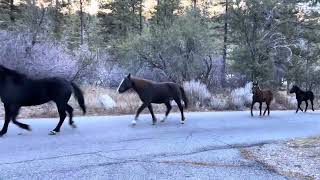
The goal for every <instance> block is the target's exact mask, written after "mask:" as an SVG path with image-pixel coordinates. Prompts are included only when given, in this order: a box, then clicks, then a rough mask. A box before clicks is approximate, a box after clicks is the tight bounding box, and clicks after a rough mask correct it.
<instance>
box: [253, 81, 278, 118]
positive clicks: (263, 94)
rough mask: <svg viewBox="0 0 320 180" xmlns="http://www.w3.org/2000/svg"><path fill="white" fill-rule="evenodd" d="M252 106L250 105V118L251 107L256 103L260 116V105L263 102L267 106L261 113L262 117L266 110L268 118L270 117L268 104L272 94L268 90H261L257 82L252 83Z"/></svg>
mask: <svg viewBox="0 0 320 180" xmlns="http://www.w3.org/2000/svg"><path fill="white" fill-rule="evenodd" d="M252 94H253V95H252V104H251V116H253V112H252V109H253V106H254V104H255V103H256V102H258V103H259V110H260V116H261V115H262V114H261V113H262V103H263V102H265V103H266V104H267V107H266V109H265V111H264V113H263V115H265V114H266V111H267V110H268V116H269V115H270V104H271V101H272V100H273V93H272V92H271V91H270V90H264V91H263V90H261V89H260V86H259V85H258V83H257V82H253V84H252Z"/></svg>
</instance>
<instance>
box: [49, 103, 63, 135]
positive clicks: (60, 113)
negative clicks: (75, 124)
mask: <svg viewBox="0 0 320 180" xmlns="http://www.w3.org/2000/svg"><path fill="white" fill-rule="evenodd" d="M57 108H58V112H59V116H60V120H59V123H58V124H57V126H56V128H54V129H53V130H52V131H50V133H49V135H55V134H57V132H60V128H61V126H62V124H63V121H64V119H65V118H66V117H67V113H66V104H59V103H57Z"/></svg>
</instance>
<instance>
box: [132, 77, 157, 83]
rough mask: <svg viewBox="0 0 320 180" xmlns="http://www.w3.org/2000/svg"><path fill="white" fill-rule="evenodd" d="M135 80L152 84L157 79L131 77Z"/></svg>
mask: <svg viewBox="0 0 320 180" xmlns="http://www.w3.org/2000/svg"><path fill="white" fill-rule="evenodd" d="M131 79H132V80H133V81H135V82H143V83H148V84H149V83H150V84H153V83H155V81H152V80H148V79H143V78H138V77H132V78H131Z"/></svg>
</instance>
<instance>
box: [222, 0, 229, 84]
mask: <svg viewBox="0 0 320 180" xmlns="http://www.w3.org/2000/svg"><path fill="white" fill-rule="evenodd" d="M228 5H229V4H228V0H225V11H226V12H225V15H224V35H223V53H222V67H221V71H222V72H221V85H222V87H225V86H226V61H227V41H228Z"/></svg>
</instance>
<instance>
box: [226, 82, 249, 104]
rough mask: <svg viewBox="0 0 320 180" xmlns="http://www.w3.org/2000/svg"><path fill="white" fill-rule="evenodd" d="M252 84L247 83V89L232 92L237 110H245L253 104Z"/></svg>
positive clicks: (233, 102) (232, 98) (232, 99)
mask: <svg viewBox="0 0 320 180" xmlns="http://www.w3.org/2000/svg"><path fill="white" fill-rule="evenodd" d="M251 88H252V83H251V82H250V83H247V84H246V85H245V87H242V88H237V89H234V90H232V91H231V102H232V105H233V106H234V107H235V108H236V109H243V108H244V107H245V106H248V105H250V104H251V101H252V93H251Z"/></svg>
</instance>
